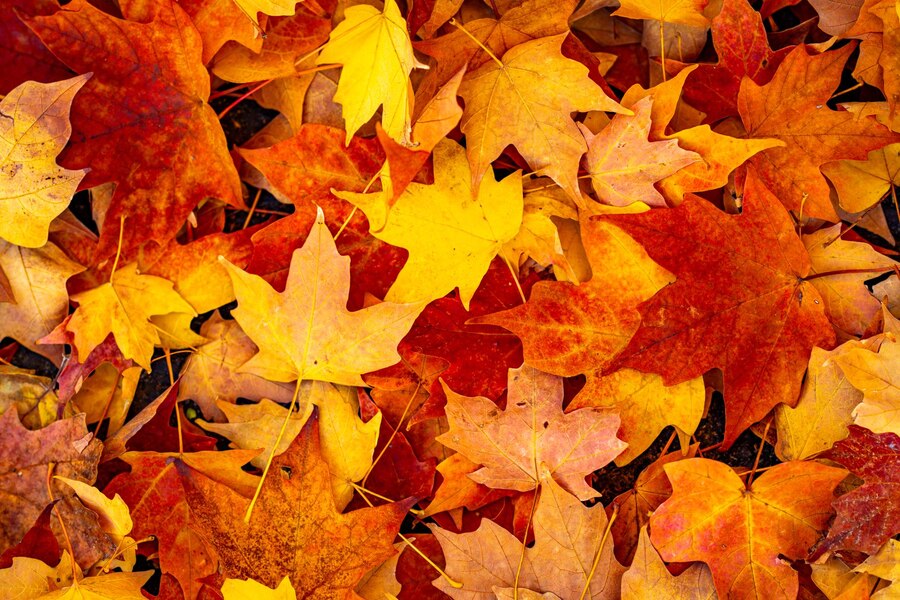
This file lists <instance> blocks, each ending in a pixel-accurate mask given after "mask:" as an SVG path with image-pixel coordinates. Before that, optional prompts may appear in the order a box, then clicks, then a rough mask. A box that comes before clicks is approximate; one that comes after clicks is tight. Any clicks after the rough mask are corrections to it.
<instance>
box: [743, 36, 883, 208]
mask: <svg viewBox="0 0 900 600" xmlns="http://www.w3.org/2000/svg"><path fill="white" fill-rule="evenodd" d="M853 50H854V45H853V44H850V45H848V46H844V47H843V48H841V49H839V50H834V51H831V52H825V53H823V54H819V55H810V54H809V53H808V51H807V47H806V46H805V45H803V44H801V45H799V46H797V47H796V48H794V50H792V51H791V52H790V54H788V55H787V56H786V57H785V59H784V61H783V62H782V63H781V65H780V66H779V67H778V70H777V71H776V72H775V75H774V77H773V78H772V80H771V82H769V83H767V84H766V85H762V86H760V85H757V84H755V83H754V82H753V81H752V80H750V79H744V80H743V81H742V82H741V90H740V93H739V95H738V108H739V110H740V114H741V119H742V120H743V122H744V127H746V129H747V134H748V136H749V137H751V138H775V139H778V140H782V141H784V142H785V143H786V144H787V145H786V146H784V147H782V148H770V149H768V150H766V151H764V152H762V153H760V154H758V155H756V156H755V157H753V158H752V159H750V164H752V165H753V166H754V167H755V168H756V170H757V172H758V174H759V177H760V179H761V180H762V182H763V183H764V184H765V185H766V186H767V187H768V188H770V189H771V190H772V192H773V193H774V194H775V195H776V196H777V197H778V199H779V200H781V201H782V202H783V203H784V205H785V207H787V208H788V209H790V210H793V211H794V212H795V213H798V214H799V213H801V212H802V214H803V215H804V216H808V217H817V218H821V219H825V220H826V221H832V222H835V221H837V220H838V218H837V214H836V213H835V212H834V208H833V207H832V205H831V200H830V198H829V194H830V192H829V188H828V183H827V181H826V180H825V177H824V176H823V175H822V173H821V171H820V170H819V167H820V166H821V165H822V164H824V163H826V162H828V161H834V160H840V159H854V160H863V159H865V158H866V156H867V155H868V153H869V152H871V151H872V150H877V149H879V148H881V147H883V146H886V145H888V144H892V143H897V142H900V134H896V133H893V132H891V131H890V130H888V129H887V128H885V127H883V126H882V125H879V124H878V123H877V122H876V121H875V120H874V119H868V120H859V119H857V118H856V116H855V115H853V114H852V113H850V112H845V111H833V110H831V109H830V108H828V106H826V103H827V102H828V99H829V98H830V97H831V94H832V92H833V91H834V87H835V85H836V83H835V82H837V81H838V80H839V77H840V72H841V70H842V69H843V67H844V63H845V62H846V61H847V58H848V57H849V56H850V53H851V52H853ZM801 207H802V208H801Z"/></svg>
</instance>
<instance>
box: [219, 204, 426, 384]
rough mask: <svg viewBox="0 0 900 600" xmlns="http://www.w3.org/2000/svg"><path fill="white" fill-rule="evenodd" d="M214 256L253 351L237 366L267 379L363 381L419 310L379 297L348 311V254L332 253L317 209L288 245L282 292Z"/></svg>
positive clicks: (391, 356) (392, 354) (386, 360)
mask: <svg viewBox="0 0 900 600" xmlns="http://www.w3.org/2000/svg"><path fill="white" fill-rule="evenodd" d="M220 260H221V262H223V264H225V265H226V266H227V267H228V273H229V275H231V281H232V284H233V285H234V291H235V295H236V296H237V300H238V307H237V308H236V309H234V310H233V311H232V313H231V314H232V315H233V316H234V318H235V320H237V322H238V323H239V324H240V325H241V328H242V329H243V330H244V331H245V332H246V333H247V335H248V336H249V337H250V339H251V340H253V342H254V343H255V344H256V345H257V346H258V347H259V349H260V350H259V353H257V354H256V355H254V356H253V358H251V359H250V360H248V361H247V362H246V363H244V365H243V366H242V367H241V369H240V370H241V371H242V372H245V373H253V374H256V375H259V376H260V377H264V378H266V379H269V380H271V381H284V382H288V381H294V380H297V379H300V380H308V379H315V380H319V381H330V382H332V383H340V384H342V385H365V384H364V383H363V380H362V378H361V377H360V375H361V374H363V373H368V372H370V371H376V370H378V369H381V368H383V367H386V366H388V365H391V364H393V363H395V362H396V361H397V360H398V359H399V355H398V354H397V349H396V348H397V343H398V342H399V341H400V338H402V337H403V336H404V335H405V334H406V332H407V331H409V328H410V327H411V326H412V324H413V321H415V319H416V317H417V316H418V315H419V313H420V312H421V311H422V309H423V308H424V305H423V304H422V303H415V304H393V303H388V302H384V303H381V304H377V305H375V306H370V307H368V308H364V309H362V310H359V311H356V312H352V313H351V312H350V311H348V310H347V309H346V308H345V304H346V297H347V292H348V290H349V287H350V264H349V263H350V260H349V259H348V258H347V257H344V256H341V255H340V254H338V253H337V249H336V248H335V245H334V238H333V237H331V233H329V232H328V228H327V227H326V226H325V217H324V215H323V214H322V211H321V209H320V210H319V212H318V217H317V219H316V224H315V225H314V226H313V229H312V231H310V234H309V237H307V238H306V242H305V243H304V245H303V247H302V248H299V249H297V250H295V251H294V254H293V256H292V258H291V268H290V273H289V275H288V280H287V283H286V284H285V291H284V293H282V294H279V293H277V292H276V291H275V290H274V289H272V287H271V286H269V285H268V284H267V283H266V282H265V281H263V280H262V279H261V278H260V277H258V276H256V275H250V274H249V273H246V272H245V271H242V270H241V269H238V268H237V267H235V266H234V265H232V264H231V263H229V262H228V261H227V260H224V259H220Z"/></svg>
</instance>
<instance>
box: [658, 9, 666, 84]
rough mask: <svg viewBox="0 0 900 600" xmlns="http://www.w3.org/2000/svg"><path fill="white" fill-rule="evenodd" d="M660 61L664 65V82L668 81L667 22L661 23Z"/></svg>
mask: <svg viewBox="0 0 900 600" xmlns="http://www.w3.org/2000/svg"><path fill="white" fill-rule="evenodd" d="M659 60H660V64H661V65H662V80H663V81H666V22H665V21H660V22H659Z"/></svg>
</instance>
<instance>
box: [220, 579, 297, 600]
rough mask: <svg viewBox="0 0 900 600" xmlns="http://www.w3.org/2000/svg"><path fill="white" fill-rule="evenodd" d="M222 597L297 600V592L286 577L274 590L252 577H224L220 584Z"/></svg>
mask: <svg viewBox="0 0 900 600" xmlns="http://www.w3.org/2000/svg"><path fill="white" fill-rule="evenodd" d="M222 597H223V598H224V600H244V599H245V598H257V599H258V600H297V592H296V591H295V590H294V586H292V585H291V580H290V579H288V578H287V577H285V578H284V579H282V580H281V583H279V584H278V587H276V588H275V589H274V590H273V589H272V588H270V587H266V586H264V585H263V584H261V583H259V582H258V581H254V580H252V579H246V580H244V579H226V580H225V583H223V584H222Z"/></svg>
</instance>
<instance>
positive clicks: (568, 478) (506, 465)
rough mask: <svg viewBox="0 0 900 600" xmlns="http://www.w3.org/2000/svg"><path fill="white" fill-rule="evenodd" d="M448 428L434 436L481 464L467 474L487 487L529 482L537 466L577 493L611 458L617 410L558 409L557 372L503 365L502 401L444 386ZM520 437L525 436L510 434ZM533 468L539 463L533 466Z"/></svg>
mask: <svg viewBox="0 0 900 600" xmlns="http://www.w3.org/2000/svg"><path fill="white" fill-rule="evenodd" d="M444 389H445V392H446V393H447V407H446V411H447V420H448V421H449V423H450V431H448V432H447V433H445V434H442V435H440V436H439V437H438V438H437V441H439V442H440V443H442V444H444V445H445V446H449V447H450V448H453V449H454V450H456V451H458V452H461V453H462V454H464V455H465V456H466V458H468V459H469V460H471V461H473V462H475V463H478V464H481V465H484V468H482V469H480V470H479V471H476V472H475V473H472V474H471V475H470V477H471V478H472V479H473V480H474V481H476V482H478V483H481V484H484V485H487V486H488V487H492V488H505V489H513V490H518V491H523V492H524V491H528V490H533V489H535V488H536V487H537V486H538V485H539V483H540V482H541V477H542V476H543V475H542V472H543V469H547V470H548V471H549V475H548V476H549V477H552V478H553V479H554V480H556V481H558V483H559V484H560V485H562V486H563V487H565V488H566V490H568V491H569V492H571V493H572V494H574V495H575V496H577V497H578V498H579V499H580V500H589V499H591V498H594V497H596V495H597V492H596V491H595V490H593V489H592V488H591V487H590V486H589V485H587V484H586V483H585V482H584V478H585V476H586V475H587V474H588V473H590V472H592V471H595V470H597V469H599V468H600V467H602V466H604V465H606V464H607V463H609V461H611V460H612V459H613V458H615V457H616V456H617V455H618V454H619V453H621V452H622V450H624V449H625V444H624V443H623V442H622V441H621V440H619V439H617V438H616V437H615V431H616V430H617V429H618V427H619V418H618V417H617V416H615V415H604V414H603V413H601V411H599V410H596V409H593V408H582V409H579V410H574V411H571V412H569V413H563V411H562V392H563V389H562V379H561V378H560V377H557V376H555V375H548V374H546V373H542V372H540V371H537V370H536V369H532V368H529V367H521V368H519V369H510V371H509V396H508V397H507V400H506V409H505V410H503V411H499V410H498V408H497V405H496V404H494V402H492V401H491V400H488V399H487V398H482V397H479V398H467V397H465V396H460V395H458V394H456V393H454V392H453V391H452V390H450V389H448V388H447V387H446V385H445V386H444ZM522 439H525V440H528V442H527V443H521V442H517V441H516V440H522ZM537 469H541V472H538V471H537Z"/></svg>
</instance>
